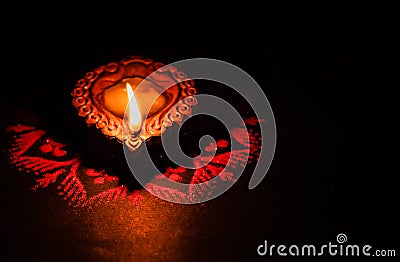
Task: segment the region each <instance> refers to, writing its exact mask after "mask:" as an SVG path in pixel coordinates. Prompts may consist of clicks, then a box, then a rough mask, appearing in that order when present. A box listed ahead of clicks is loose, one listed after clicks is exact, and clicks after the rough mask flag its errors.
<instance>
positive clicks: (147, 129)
mask: <svg viewBox="0 0 400 262" xmlns="http://www.w3.org/2000/svg"><path fill="white" fill-rule="evenodd" d="M139 84H140V86H141V88H140V89H138V90H136V88H137V86H138V85H139ZM163 90H164V91H163ZM196 93H197V91H196V88H195V87H194V81H193V80H192V79H189V78H187V77H186V75H185V74H184V73H182V72H180V71H178V70H177V69H176V68H175V67H173V66H164V64H162V63H159V62H154V61H153V60H151V59H146V58H142V57H139V56H132V57H128V58H126V59H123V60H121V61H119V62H113V63H109V64H107V65H104V66H100V67H98V68H96V69H95V70H94V71H92V72H89V73H87V74H86V75H85V77H84V78H83V79H81V80H79V81H78V83H77V84H76V88H75V89H74V91H73V92H72V96H73V100H72V104H73V105H74V106H75V107H76V108H77V110H78V115H79V116H82V117H85V119H86V123H87V124H88V125H95V126H96V127H97V128H98V129H100V130H101V131H102V132H103V134H104V135H106V136H107V137H108V138H116V139H117V140H118V141H119V142H121V143H125V144H126V145H127V146H128V148H129V149H130V150H131V151H135V150H136V149H137V148H139V147H140V145H141V144H142V143H143V142H144V141H147V140H148V139H150V138H151V137H153V136H160V135H161V134H162V133H163V132H164V131H165V129H166V128H167V127H169V126H171V125H172V124H173V123H174V122H176V123H180V122H181V121H182V118H183V116H185V115H190V114H191V108H192V106H194V105H196V104H197V100H196V99H195V98H194V97H193V95H195V94H196ZM153 101H154V102H153ZM126 110H127V111H126ZM125 112H126V114H125ZM124 116H125V117H124Z"/></svg>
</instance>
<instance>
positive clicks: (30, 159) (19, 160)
mask: <svg viewBox="0 0 400 262" xmlns="http://www.w3.org/2000/svg"><path fill="white" fill-rule="evenodd" d="M258 122H259V120H257V119H253V118H251V119H247V120H246V121H245V123H246V124H248V125H250V126H251V125H253V126H255V125H257V124H258ZM6 132H7V133H9V134H11V135H12V138H11V139H10V143H9V145H8V157H9V160H10V164H11V165H12V166H14V167H16V168H18V169H19V170H20V171H24V172H26V173H33V174H34V175H35V185H34V187H33V188H32V189H33V190H38V189H41V188H46V187H48V186H49V185H51V184H55V185H56V187H57V189H58V191H59V195H60V196H61V197H62V198H63V199H64V200H65V201H67V203H68V204H69V205H71V206H74V207H86V208H91V207H95V206H99V205H107V204H110V203H114V202H116V201H119V200H128V201H130V203H131V204H132V205H136V204H138V203H139V202H140V201H141V200H142V199H143V191H142V190H135V191H133V192H129V190H128V188H127V187H126V186H124V185H120V184H119V179H118V177H116V176H111V175H108V174H107V172H106V171H105V170H95V169H92V168H87V167H84V166H82V165H81V161H80V158H79V156H78V155H76V154H73V153H71V152H67V151H66V150H64V149H63V148H65V146H66V145H65V144H62V143H59V142H56V141H55V140H53V139H52V138H51V137H46V131H44V130H40V129H36V128H35V127H32V126H25V125H15V126H10V127H9V128H7V129H6ZM230 132H231V135H232V137H233V138H234V141H231V142H235V143H239V144H240V145H241V146H243V149H240V150H232V151H229V148H228V146H229V144H230V142H229V141H227V140H224V139H220V140H218V141H217V142H216V143H215V144H210V145H209V146H207V147H206V148H205V150H206V151H208V152H211V151H216V152H217V154H216V155H215V156H199V157H198V158H196V160H195V162H194V163H193V164H194V166H195V167H196V168H195V169H194V170H192V171H191V172H193V176H192V178H191V180H190V184H192V185H196V186H192V187H190V189H189V192H180V191H177V190H174V189H171V188H166V187H162V186H159V185H155V184H152V183H151V182H150V183H149V184H147V185H146V189H147V190H149V191H150V192H153V193H157V194H158V195H162V196H164V198H167V199H170V200H171V201H173V200H175V201H176V200H184V199H188V198H189V197H193V195H194V193H199V194H206V193H207V192H212V190H213V188H214V183H204V182H206V181H209V180H211V179H213V178H216V177H217V179H219V180H221V181H225V182H232V181H233V182H235V181H236V179H237V176H238V175H239V174H235V170H236V169H237V168H238V166H242V167H244V166H246V164H247V163H251V162H252V161H254V160H257V159H258V156H259V150H260V147H261V145H260V143H261V137H260V135H259V134H258V133H256V132H255V131H254V130H253V128H250V129H249V130H247V129H246V128H244V127H243V128H234V129H233V130H230ZM247 141H248V142H247ZM31 148H33V149H34V150H30V149H31ZM32 152H33V153H32ZM38 152H39V154H38ZM246 154H249V155H248V157H246ZM65 159H67V160H65ZM207 163H208V164H207ZM228 163H229V164H228ZM188 172H190V170H187V169H186V168H184V167H177V168H172V167H169V168H167V169H166V171H165V172H164V174H160V175H159V176H166V177H167V178H169V179H171V180H173V181H176V182H182V180H183V177H184V175H185V174H187V173H188ZM157 177H158V176H156V177H155V178H157ZM84 181H85V182H84ZM88 181H91V182H90V183H93V184H92V186H94V187H96V186H101V187H102V188H103V190H102V191H101V192H100V193H97V194H94V195H93V194H90V193H88V192H87V190H86V188H85V183H87V182H88ZM211 182H212V181H211ZM104 186H107V187H109V188H108V189H104Z"/></svg>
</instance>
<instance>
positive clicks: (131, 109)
mask: <svg viewBox="0 0 400 262" xmlns="http://www.w3.org/2000/svg"><path fill="white" fill-rule="evenodd" d="M126 91H127V94H128V101H129V102H128V120H129V127H130V128H132V129H133V130H134V131H137V130H138V129H140V125H141V123H142V117H141V115H140V110H139V105H138V103H137V101H136V98H135V94H134V93H133V90H132V86H131V85H130V84H129V83H126Z"/></svg>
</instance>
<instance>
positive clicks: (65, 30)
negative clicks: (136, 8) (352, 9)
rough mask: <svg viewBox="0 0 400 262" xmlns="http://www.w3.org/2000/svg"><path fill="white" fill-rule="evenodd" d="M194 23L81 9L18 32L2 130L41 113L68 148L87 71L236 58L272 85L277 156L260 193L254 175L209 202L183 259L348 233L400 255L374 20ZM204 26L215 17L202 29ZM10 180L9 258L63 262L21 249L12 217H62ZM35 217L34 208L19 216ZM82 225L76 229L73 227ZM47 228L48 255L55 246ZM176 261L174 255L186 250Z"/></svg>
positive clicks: (245, 254) (230, 255) (250, 253)
mask: <svg viewBox="0 0 400 262" xmlns="http://www.w3.org/2000/svg"><path fill="white" fill-rule="evenodd" d="M188 13H189V12H186V13H185V16H180V18H170V17H169V18H168V19H167V18H163V19H161V18H157V16H156V15H149V17H146V19H142V18H139V17H137V18H136V17H135V18H136V19H133V20H131V19H126V20H109V19H104V18H102V17H101V16H100V17H96V18H93V20H90V19H84V17H85V15H84V14H80V13H74V14H70V16H72V17H75V18H74V19H68V20H63V19H60V20H61V21H60V23H56V24H53V22H54V21H55V20H54V18H53V16H51V18H49V19H43V22H38V23H32V24H30V22H33V21H35V22H36V20H35V19H33V20H32V21H27V22H26V23H25V24H24V25H23V26H22V27H16V28H7V32H9V33H10V34H9V36H8V37H7V38H5V39H4V40H3V41H5V42H6V44H7V43H8V44H9V45H7V47H5V48H3V52H2V53H3V55H4V56H5V57H7V58H10V60H9V61H10V62H8V63H7V64H6V65H8V69H11V70H9V73H7V74H6V75H4V78H5V79H7V80H11V81H10V83H7V84H6V85H4V86H3V88H2V92H3V94H2V96H1V103H2V105H1V109H2V112H3V114H2V117H1V118H2V119H3V120H2V121H3V123H2V126H6V125H7V124H8V123H12V122H13V119H15V114H18V112H24V113H20V114H22V115H20V116H18V117H17V118H18V119H21V118H23V117H24V114H26V111H30V112H32V113H33V114H36V115H38V116H39V118H40V119H41V122H40V125H42V126H43V127H44V128H46V129H47V130H50V132H52V133H54V134H55V135H56V137H58V138H59V139H60V140H61V141H65V142H71V141H74V140H75V139H82V138H81V137H77V136H78V133H79V132H80V130H81V128H82V125H83V123H82V122H81V121H79V120H80V119H78V117H77V115H76V112H75V111H74V108H72V107H71V104H70V103H71V102H70V101H71V100H70V98H71V97H70V92H71V91H72V89H73V87H74V84H75V82H76V81H77V80H78V79H80V78H81V77H82V76H83V75H84V74H85V73H86V72H87V71H90V70H92V69H94V68H96V67H97V66H100V65H103V64H106V63H108V62H111V61H116V60H119V59H122V58H124V57H127V56H130V55H135V54H139V55H143V56H147V57H150V58H153V59H155V60H158V61H162V62H164V63H169V62H174V61H178V60H181V59H185V58H196V57H207V58H214V59H220V60H223V61H227V62H230V63H232V64H234V65H236V66H238V67H240V68H242V69H243V70H245V71H246V72H248V73H249V74H250V75H251V76H252V77H253V78H254V79H255V80H256V81H257V82H258V83H259V84H260V86H261V87H262V88H263V89H264V91H265V94H266V95H267V97H268V99H269V102H270V104H271V106H272V109H273V111H274V115H275V118H276V119H275V120H276V125H277V133H278V138H277V148H276V154H275V158H274V161H273V164H272V166H271V168H270V170H269V172H268V175H267V177H266V179H264V181H263V182H262V183H261V184H260V185H259V186H258V187H257V188H256V189H254V190H248V189H246V186H247V184H248V179H249V177H246V178H244V179H242V181H241V183H239V186H238V187H237V188H235V189H234V190H233V192H230V194H228V196H227V197H225V200H224V199H223V200H221V202H220V203H219V204H218V199H217V200H215V201H213V202H212V203H211V204H209V205H208V206H207V208H208V209H209V210H208V211H206V212H205V214H206V218H205V219H203V220H201V221H202V222H203V224H197V225H196V226H194V227H193V231H194V232H195V235H196V236H198V238H196V237H192V238H191V240H190V241H192V243H191V244H189V245H188V247H187V249H186V250H185V252H184V254H185V256H184V257H183V259H184V260H187V261H190V260H193V259H194V258H195V257H196V258H197V259H200V258H201V256H203V257H204V259H215V260H233V259H247V258H257V255H256V247H257V246H258V245H259V244H261V243H262V242H263V241H264V240H268V241H271V242H274V243H276V244H280V243H281V244H287V245H290V244H296V243H306V244H307V243H313V244H318V243H326V242H328V241H331V242H335V241H336V240H335V238H336V235H337V234H339V233H345V234H346V235H347V236H348V239H349V241H351V242H349V243H354V244H360V245H361V244H370V245H372V246H373V247H374V248H382V249H385V248H386V249H395V248H396V247H397V244H398V242H397V241H395V240H394V237H395V234H394V231H395V229H396V228H397V226H396V224H397V220H396V219H395V215H394V213H395V209H396V208H397V205H396V204H397V201H396V197H395V191H396V190H395V188H394V187H395V183H394V181H395V176H397V174H396V173H395V172H394V170H393V169H391V168H390V163H391V160H390V157H389V152H388V150H387V148H388V143H389V142H386V138H387V135H388V133H387V131H386V120H390V118H389V117H388V113H389V112H390V110H389V109H390V108H391V107H392V104H390V102H389V97H388V94H387V93H386V92H385V91H384V89H383V87H382V86H380V85H379V84H378V85H376V84H375V83H376V82H374V80H375V77H376V76H377V74H378V71H375V69H374V68H375V66H376V63H377V62H375V60H374V59H375V58H376V55H377V53H378V51H377V49H378V47H377V46H374V45H373V44H372V43H371V41H370V36H369V30H370V25H371V24H370V23H367V22H368V19H367V18H361V17H358V16H346V17H342V16H333V17H329V18H328V17H324V15H321V16H320V17H313V18H310V17H308V18H304V17H303V18H299V17H292V16H283V17H268V18H265V19H264V18H262V17H258V16H257V18H255V19H253V20H246V23H244V22H242V20H243V18H242V17H241V18H240V19H239V17H232V18H230V20H225V19H223V18H222V17H218V16H216V17H214V20H215V21H214V20H213V21H214V22H213V23H212V24H207V25H206V24H205V22H204V24H202V23H200V25H201V24H202V25H201V26H199V27H198V26H196V27H193V28H191V27H190V26H188V29H186V28H185V26H184V25H182V24H181V21H182V20H185V19H192V18H191V17H190V15H189V14H190V13H189V14H188ZM54 16H56V15H54ZM67 16H68V17H69V15H67ZM207 17H208V16H207V15H206V14H204V16H202V20H201V21H206V20H207ZM81 18H82V19H83V20H85V21H84V22H83V21H82V22H81V21H80V19H81ZM193 19H194V18H193ZM70 20H73V24H72V22H71V23H70ZM148 20H153V21H152V22H156V23H155V25H153V24H151V25H150V24H148ZM57 22H58V21H57ZM189 28H190V29H189ZM378 78H379V77H378ZM378 83H379V82H378ZM75 127H76V128H75ZM71 134H73V135H71ZM387 140H389V139H387ZM5 166H6V164H5ZM9 172H11V171H9ZM3 175H4V174H3ZM5 181H8V182H7V183H8V184H3V185H2V192H1V194H2V195H1V198H3V200H5V202H7V203H8V205H6V206H5V208H4V214H5V216H6V218H5V222H2V230H3V227H4V230H5V232H6V233H5V235H4V236H8V237H9V238H10V239H12V240H11V241H10V242H9V245H8V246H7V248H6V249H7V250H6V251H5V254H7V255H6V256H9V257H10V258H11V259H12V258H25V256H26V257H34V258H42V257H44V258H46V257H49V258H54V257H53V254H54V253H57V251H60V250H61V249H62V248H65V245H62V244H59V245H55V248H56V249H57V248H58V249H60V250H55V251H54V250H53V251H49V255H48V256H47V255H46V254H44V255H43V256H42V255H40V254H36V255H33V254H32V252H33V250H35V248H34V247H35V242H36V241H38V240H37V236H32V238H30V237H29V236H25V237H24V239H25V241H21V242H20V241H18V238H19V237H18V236H20V235H23V234H24V232H25V231H24V230H26V229H21V232H18V230H19V228H18V227H17V226H16V225H17V223H16V222H15V223H14V222H13V221H14V219H11V218H10V219H7V216H9V215H10V216H11V214H13V217H16V216H17V217H18V216H21V214H25V215H27V216H29V217H30V218H29V220H32V221H34V222H31V223H32V224H29V223H28V225H31V226H35V223H40V222H39V220H40V219H38V218H36V219H35V218H34V217H35V216H36V215H37V216H45V215H46V212H51V211H46V210H45V208H46V205H44V207H43V208H44V209H42V210H41V211H40V212H39V214H37V213H35V210H36V209H35V208H34V207H32V206H31V205H29V204H26V203H27V202H28V203H29V199H27V198H28V197H30V195H29V194H28V193H23V192H25V191H24V190H26V188H19V187H18V186H16V185H15V184H12V183H16V182H15V181H14V180H13V179H8V180H7V179H6V180H5ZM10 183H11V184H10ZM21 192H22V193H21ZM18 195H19V197H18ZM221 198H224V197H221ZM7 199H8V200H7ZM43 199H45V198H43ZM35 201H36V202H35ZM43 201H45V200H43ZM49 201H50V200H49ZM37 202H38V200H37V199H35V200H33V203H32V205H33V206H35V205H37ZM28 206H29V207H30V208H28ZM39 207H40V205H39ZM24 208H27V210H28V211H27V210H25V211H21V210H23V209H24ZM29 210H30V211H29ZM203 214H204V213H203ZM192 215H193V217H195V216H196V213H195V212H194V213H193V214H192ZM49 216H51V217H53V216H55V217H56V218H55V219H59V218H57V215H51V214H49ZM23 219H28V218H27V217H25V218H20V220H23ZM17 221H19V220H17ZM13 223H14V224H13ZM10 224H11V225H10ZM75 226H77V227H78V226H79V225H73V223H71V228H74V227H75ZM7 228H8V229H7ZM11 230H12V232H10V231H11ZM46 230H49V229H48V228H46V229H44V231H43V235H42V237H41V238H42V239H41V240H39V241H38V242H39V243H40V245H42V244H44V245H46V243H48V242H49V241H48V240H46V238H48V239H52V238H50V237H49V233H48V232H46ZM171 230H173V229H171ZM28 232H30V231H29V230H28ZM28 234H29V233H28ZM11 235H13V237H11ZM50 235H51V234H50ZM66 235H67V236H68V234H67V233H66ZM53 237H54V236H53ZM59 237H60V238H62V236H59ZM110 238H112V236H111V237H110ZM160 239H161V240H160V241H163V238H160ZM196 239H197V240H196ZM30 240H31V241H30ZM164 240H165V239H164ZM28 243H29V244H28ZM60 243H64V242H62V241H61V242H60ZM31 245H33V247H32V246H31ZM161 245H162V243H161ZM199 246H203V248H202V249H201V250H200V249H199ZM79 248H80V247H79V244H78V245H77V246H72V245H71V246H69V249H68V252H66V251H65V250H64V251H62V252H61V251H60V253H63V254H64V257H62V256H61V257H58V258H59V259H62V258H65V259H66V260H68V258H69V256H70V257H75V256H74V253H75V252H78V251H77V250H79ZM24 250H26V251H27V252H24ZM170 252H171V253H172V257H173V252H176V251H174V250H171V251H170ZM3 254H4V253H3ZM150 257H151V256H150ZM93 259H94V260H95V258H93Z"/></svg>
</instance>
